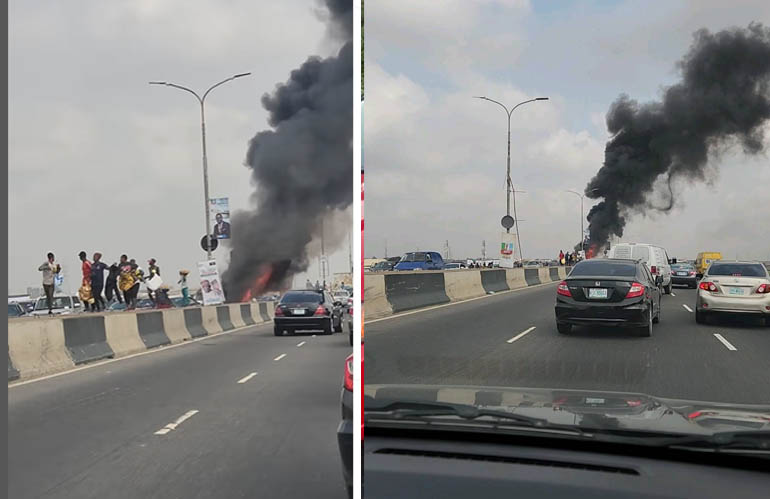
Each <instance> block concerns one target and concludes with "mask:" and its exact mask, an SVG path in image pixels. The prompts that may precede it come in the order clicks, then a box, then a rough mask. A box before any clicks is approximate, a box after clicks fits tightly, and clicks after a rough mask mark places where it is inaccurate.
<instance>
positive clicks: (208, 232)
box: [150, 73, 251, 260]
mask: <svg viewBox="0 0 770 499" xmlns="http://www.w3.org/2000/svg"><path fill="white" fill-rule="evenodd" d="M250 74H251V73H240V74H237V75H233V76H231V77H230V78H226V79H224V80H222V81H220V82H219V83H216V84H214V85H212V86H211V87H209V89H208V90H206V92H205V93H204V94H203V97H201V96H200V95H198V93H197V92H195V91H194V90H190V89H189V88H187V87H183V86H182V85H177V84H175V83H169V82H166V81H151V82H150V85H165V86H167V87H174V88H178V89H179V90H184V91H185V92H190V93H191V94H193V95H194V96H195V98H196V99H198V102H199V103H200V106H201V149H202V151H203V208H204V212H205V214H206V258H207V259H208V260H211V214H210V213H209V165H208V157H207V156H206V112H205V110H204V103H205V102H206V96H208V94H209V92H211V91H212V90H214V89H215V88H217V87H218V86H220V85H223V84H225V83H227V82H228V81H232V80H234V79H236V78H240V77H242V76H249V75H250Z"/></svg>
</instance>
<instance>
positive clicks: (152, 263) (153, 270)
mask: <svg viewBox="0 0 770 499" xmlns="http://www.w3.org/2000/svg"><path fill="white" fill-rule="evenodd" d="M155 262H156V260H155V259H154V258H150V259H149V260H147V265H149V272H150V276H149V277H148V279H150V280H152V278H153V277H155V276H156V275H158V276H159V275H160V267H158V266H157V265H155ZM147 296H148V297H149V298H150V300H152V302H153V303H155V296H154V295H153V292H152V290H151V289H150V288H149V287H148V288H147Z"/></svg>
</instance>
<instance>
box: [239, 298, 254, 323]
mask: <svg viewBox="0 0 770 499" xmlns="http://www.w3.org/2000/svg"><path fill="white" fill-rule="evenodd" d="M239 307H240V309H241V320H242V321H243V324H244V325H246V326H253V325H254V324H256V322H254V317H253V316H252V315H251V303H241V304H240V305H239Z"/></svg>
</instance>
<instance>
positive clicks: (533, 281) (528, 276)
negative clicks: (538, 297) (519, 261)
mask: <svg viewBox="0 0 770 499" xmlns="http://www.w3.org/2000/svg"><path fill="white" fill-rule="evenodd" d="M524 280H525V281H527V286H535V285H537V284H541V282H540V273H539V272H538V269H524Z"/></svg>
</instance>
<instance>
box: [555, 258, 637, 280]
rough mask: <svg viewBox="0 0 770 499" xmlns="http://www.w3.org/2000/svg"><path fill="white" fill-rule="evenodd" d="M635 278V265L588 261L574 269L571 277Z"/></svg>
mask: <svg viewBox="0 0 770 499" xmlns="http://www.w3.org/2000/svg"><path fill="white" fill-rule="evenodd" d="M584 275H585V276H607V277H634V276H635V275H636V265H634V264H633V263H623V262H609V261H606V260H604V261H602V260H588V261H584V262H580V263H578V264H577V265H575V267H574V268H573V269H572V272H571V273H570V275H569V276H570V277H575V276H584Z"/></svg>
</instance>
